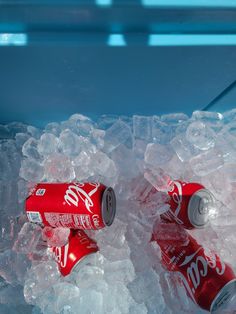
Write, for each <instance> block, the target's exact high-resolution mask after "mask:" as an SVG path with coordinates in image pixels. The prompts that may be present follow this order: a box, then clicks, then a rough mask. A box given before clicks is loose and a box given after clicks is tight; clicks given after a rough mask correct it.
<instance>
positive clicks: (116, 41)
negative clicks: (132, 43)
mask: <svg viewBox="0 0 236 314" xmlns="http://www.w3.org/2000/svg"><path fill="white" fill-rule="evenodd" d="M107 44H108V46H126V42H125V38H124V35H122V34H110V35H109V36H108V40H107Z"/></svg>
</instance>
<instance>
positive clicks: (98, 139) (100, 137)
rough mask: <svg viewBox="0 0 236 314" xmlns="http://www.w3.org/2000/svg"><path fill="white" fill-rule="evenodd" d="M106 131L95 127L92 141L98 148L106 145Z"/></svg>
mask: <svg viewBox="0 0 236 314" xmlns="http://www.w3.org/2000/svg"><path fill="white" fill-rule="evenodd" d="M104 136H105V131H104V130H100V129H93V130H92V133H91V142H92V143H93V144H94V145H95V146H96V147H97V148H98V149H102V148H103V147H104Z"/></svg>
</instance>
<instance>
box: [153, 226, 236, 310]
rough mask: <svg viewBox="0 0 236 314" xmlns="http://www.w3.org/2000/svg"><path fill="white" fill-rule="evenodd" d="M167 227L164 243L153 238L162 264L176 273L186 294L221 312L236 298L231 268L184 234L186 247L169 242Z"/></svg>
mask: <svg viewBox="0 0 236 314" xmlns="http://www.w3.org/2000/svg"><path fill="white" fill-rule="evenodd" d="M166 225H167V226H166V234H167V240H164V239H163V238H162V239H161V240H160V239H159V240H158V239H156V242H157V243H158V244H159V246H160V248H161V252H162V263H163V265H164V266H165V267H166V268H167V269H168V270H169V271H174V272H177V273H178V275H179V276H180V279H181V280H182V282H183V284H184V286H185V288H186V290H187V294H188V295H189V296H190V297H191V298H192V300H193V301H194V302H195V303H197V304H198V305H199V306H200V307H202V308H203V309H205V310H208V311H216V310H219V309H221V308H222V306H224V305H225V304H226V303H227V302H230V300H232V299H233V298H234V297H235V296H236V276H235V274H234V272H233V270H232V268H231V267H230V266H229V265H228V264H227V263H224V262H223V261H222V260H221V258H220V257H219V256H218V255H217V254H215V253H214V252H211V251H208V250H206V249H204V248H203V246H201V245H199V244H198V243H197V241H196V240H195V239H194V238H193V237H191V236H190V235H189V234H187V232H186V231H185V232H186V234H187V235H188V242H187V244H186V241H185V244H183V243H182V241H181V240H180V241H179V243H178V244H177V242H176V241H175V240H174V241H172V240H168V229H169V228H170V226H168V223H167V224H166ZM153 238H155V236H154V237H153ZM179 239H181V237H179Z"/></svg>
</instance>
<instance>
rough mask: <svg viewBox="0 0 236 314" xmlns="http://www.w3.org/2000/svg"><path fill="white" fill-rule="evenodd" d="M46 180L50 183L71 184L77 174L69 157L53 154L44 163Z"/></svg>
mask: <svg viewBox="0 0 236 314" xmlns="http://www.w3.org/2000/svg"><path fill="white" fill-rule="evenodd" d="M44 171H45V178H46V179H47V180H48V181H61V182H70V181H72V180H73V179H74V178H75V172H74V169H73V166H72V163H71V160H70V158H69V157H68V156H65V155H63V154H59V153H57V154H53V155H50V156H48V157H47V158H46V159H45V161H44Z"/></svg>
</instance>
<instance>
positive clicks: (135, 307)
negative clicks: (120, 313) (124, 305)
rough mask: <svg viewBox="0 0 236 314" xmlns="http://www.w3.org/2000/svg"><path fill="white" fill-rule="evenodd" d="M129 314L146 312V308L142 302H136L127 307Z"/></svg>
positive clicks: (145, 313) (144, 313)
mask: <svg viewBox="0 0 236 314" xmlns="http://www.w3.org/2000/svg"><path fill="white" fill-rule="evenodd" d="M129 313H130V314H147V308H146V306H145V304H144V303H141V304H138V303H135V304H132V305H131V306H130V308H129Z"/></svg>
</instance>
